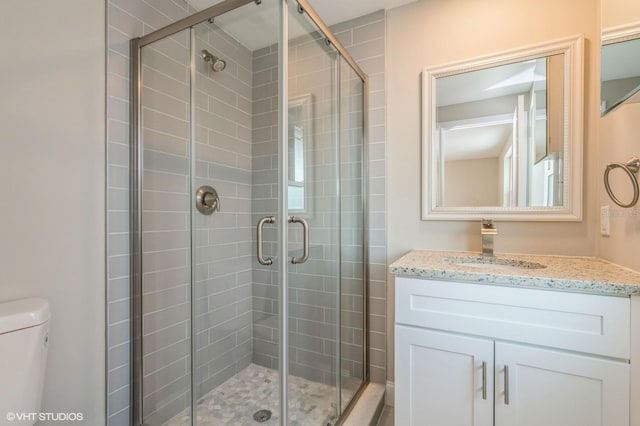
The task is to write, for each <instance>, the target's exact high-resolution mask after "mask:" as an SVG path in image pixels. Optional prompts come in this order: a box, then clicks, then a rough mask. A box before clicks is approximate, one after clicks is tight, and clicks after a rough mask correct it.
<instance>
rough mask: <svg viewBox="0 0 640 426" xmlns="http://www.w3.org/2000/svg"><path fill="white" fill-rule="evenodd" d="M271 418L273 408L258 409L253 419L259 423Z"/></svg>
mask: <svg viewBox="0 0 640 426" xmlns="http://www.w3.org/2000/svg"><path fill="white" fill-rule="evenodd" d="M270 418H271V410H258V411H256V412H255V413H253V420H255V421H256V422H258V423H264V422H266V421H267V420H269V419H270Z"/></svg>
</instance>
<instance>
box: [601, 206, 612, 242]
mask: <svg viewBox="0 0 640 426" xmlns="http://www.w3.org/2000/svg"><path fill="white" fill-rule="evenodd" d="M610 217H611V215H610V214H609V206H602V207H600V235H602V236H603V237H608V236H609V235H610V234H611V227H610V224H609V218H610Z"/></svg>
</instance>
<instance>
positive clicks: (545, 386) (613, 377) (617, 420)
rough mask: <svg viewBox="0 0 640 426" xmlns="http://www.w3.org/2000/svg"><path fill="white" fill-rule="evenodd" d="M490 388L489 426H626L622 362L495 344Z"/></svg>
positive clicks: (626, 391)
mask: <svg viewBox="0 0 640 426" xmlns="http://www.w3.org/2000/svg"><path fill="white" fill-rule="evenodd" d="M505 373H507V374H505ZM495 384H496V386H495V399H496V408H495V416H496V419H495V420H496V422H495V426H540V425H545V426H569V425H576V426H577V425H580V426H605V425H606V426H629V364H628V363H626V362H619V361H612V360H607V359H602V358H595V357H590V356H585V355H579V354H575V353H570V352H561V351H554V350H547V349H540V348H532V347H527V346H523V345H517V344H509V343H501V342H496V344H495Z"/></svg>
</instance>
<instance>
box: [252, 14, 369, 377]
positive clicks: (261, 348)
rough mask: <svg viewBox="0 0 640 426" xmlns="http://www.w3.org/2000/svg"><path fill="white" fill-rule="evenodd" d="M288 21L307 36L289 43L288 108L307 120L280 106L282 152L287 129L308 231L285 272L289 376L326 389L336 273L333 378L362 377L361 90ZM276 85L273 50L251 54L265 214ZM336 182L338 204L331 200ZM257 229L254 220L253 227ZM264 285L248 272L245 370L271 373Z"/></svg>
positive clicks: (272, 176) (313, 38) (272, 308)
mask: <svg viewBox="0 0 640 426" xmlns="http://www.w3.org/2000/svg"><path fill="white" fill-rule="evenodd" d="M290 19H296V20H300V21H303V20H305V21H304V22H305V24H306V27H307V31H309V34H307V35H305V36H300V37H295V38H294V39H292V40H290V42H289V70H288V71H289V99H290V101H289V102H290V105H292V104H293V103H296V102H299V101H300V100H303V103H304V105H305V106H304V107H303V108H305V109H306V110H308V115H309V119H311V117H313V118H312V119H311V120H309V119H307V118H306V114H304V113H301V111H300V108H298V107H291V106H290V110H289V126H290V129H289V137H290V141H289V143H290V150H291V146H292V137H293V136H292V135H293V134H294V130H293V127H292V125H293V124H294V123H295V124H296V125H301V127H302V129H304V132H303V133H304V141H303V144H304V149H305V157H306V161H305V166H306V168H307V170H306V181H305V182H306V183H305V185H304V190H305V199H306V204H307V205H306V206H305V209H304V211H301V212H292V214H297V215H300V216H302V217H304V218H305V219H306V220H307V221H308V222H309V225H310V238H309V239H310V245H311V250H310V256H309V259H308V261H307V262H306V263H305V264H304V265H301V266H292V265H290V267H289V273H288V280H289V289H290V291H289V343H290V345H289V373H290V374H293V375H295V376H301V377H304V378H307V379H310V380H314V381H319V382H322V383H326V384H330V385H335V365H336V362H335V356H334V354H335V353H336V346H337V342H336V338H337V333H336V319H337V311H336V307H337V298H336V292H337V288H338V286H337V282H338V273H340V275H341V277H340V278H341V281H342V284H343V289H342V291H343V295H342V310H341V315H342V319H343V327H342V330H341V331H342V335H341V343H342V344H341V346H342V350H343V352H342V363H341V366H342V372H341V373H342V375H343V376H345V377H349V378H360V379H361V378H362V377H363V364H362V356H363V354H362V352H363V341H364V337H363V334H362V333H363V318H362V312H363V309H364V306H363V305H364V300H363V297H362V296H363V294H362V279H363V274H362V256H363V250H362V238H363V234H362V232H361V229H362V224H363V220H362V219H363V218H362V179H360V175H361V171H362V163H361V160H362V159H361V157H360V152H361V149H362V145H361V143H360V141H361V140H362V132H361V123H362V108H361V105H362V84H361V82H360V80H359V79H358V78H357V76H356V75H355V73H354V72H353V71H351V69H350V68H349V67H348V65H347V64H346V62H344V61H343V60H341V59H340V60H338V55H337V52H336V51H335V49H334V48H333V47H329V46H327V45H326V43H325V40H324V37H322V36H321V34H320V33H318V32H317V31H315V29H314V27H313V26H312V25H311V23H310V21H308V20H307V18H306V17H305V16H302V15H299V14H298V13H297V11H294V13H293V14H292V16H290ZM338 67H340V68H341V69H342V76H341V77H342V78H341V83H342V84H341V86H340V89H341V90H342V95H343V98H341V99H340V102H339V103H340V105H341V107H342V108H341V110H340V114H341V117H340V121H339V124H340V129H337V128H336V126H337V124H338V122H337V121H335V115H334V114H336V113H337V112H338V109H337V104H338V94H337V90H338V88H339V86H338V82H337V81H335V77H336V76H337V74H336V71H337V68H338ZM277 77H278V73H277V46H275V45H274V46H270V47H267V48H264V49H260V50H258V51H255V52H254V117H255V118H256V119H254V135H255V138H256V139H257V140H259V141H260V142H256V141H255V140H254V166H255V167H256V168H257V169H259V171H258V170H256V172H255V174H254V197H255V198H254V204H255V205H256V206H263V207H264V206H270V207H271V208H274V207H275V205H276V201H277V198H276V197H277V191H276V190H277V181H276V178H277ZM354 77H355V78H354ZM358 130H360V132H358ZM338 131H340V132H341V136H342V139H341V145H342V150H341V152H340V153H339V152H338V151H337V149H336V148H337V147H336V140H337V133H338ZM290 158H293V154H292V152H290ZM338 161H340V164H341V167H340V172H341V173H339V165H338ZM337 177H340V183H341V189H340V190H341V193H340V194H338V193H337V192H336V188H337V185H336V183H337V180H336V179H337ZM339 202H340V203H341V205H340V207H339V205H338V203H339ZM339 210H340V211H342V215H340V214H339ZM255 214H256V209H254V215H255ZM258 219H259V215H256V217H254V220H255V221H257V220H258ZM340 227H341V228H342V232H341V233H339V230H340ZM289 229H290V241H289V247H299V246H300V243H301V241H300V240H301V235H300V229H299V227H298V226H297V225H290V227H289ZM296 255H298V253H296ZM339 257H340V258H341V259H342V264H341V266H342V268H341V269H338V265H339V264H340V263H339V261H338V260H339ZM274 283H275V281H274V277H273V276H272V274H268V270H267V269H265V268H260V267H256V269H254V313H255V317H254V318H255V323H254V333H253V341H254V361H255V362H256V363H258V364H260V365H264V366H267V367H271V368H276V367H277V365H278V358H277V357H278V345H277V342H278V339H277V338H278V326H277V323H276V322H275V320H276V318H277V312H278V310H277V307H278V292H277V286H276V285H274ZM348 381H349V382H350V383H353V382H357V380H348Z"/></svg>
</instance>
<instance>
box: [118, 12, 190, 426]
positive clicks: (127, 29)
mask: <svg viewBox="0 0 640 426" xmlns="http://www.w3.org/2000/svg"><path fill="white" fill-rule="evenodd" d="M192 12H193V10H190V8H189V7H188V5H187V4H186V3H185V2H183V1H181V0H176V1H172V0H154V1H148V2H146V1H143V0H109V1H108V2H107V13H106V16H107V22H106V25H107V194H108V199H107V230H106V232H107V289H106V292H107V351H108V352H107V419H108V420H107V421H108V424H109V425H118V426H120V425H128V424H129V419H130V412H129V398H130V389H129V375H130V359H129V353H130V343H129V337H130V336H129V334H130V333H129V330H130V326H131V325H130V321H129V40H130V39H132V38H134V37H139V36H141V35H144V34H148V33H150V32H152V31H153V30H155V29H158V28H162V27H163V26H165V25H168V24H170V23H171V22H174V21H176V20H178V19H180V18H183V17H185V16H188V15H189V14H190V13H192Z"/></svg>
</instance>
